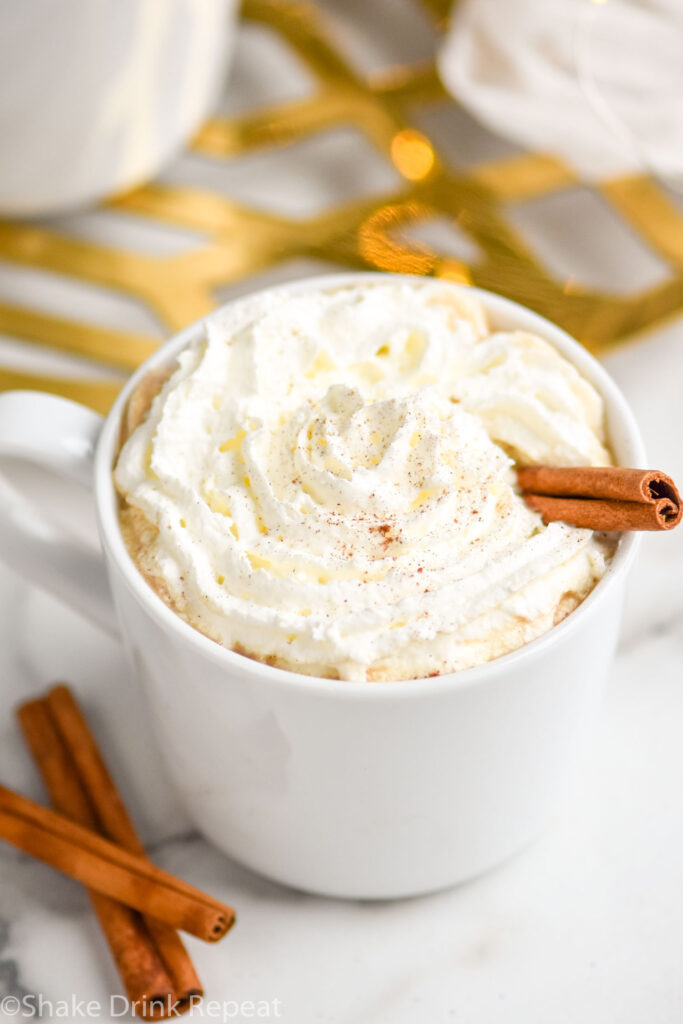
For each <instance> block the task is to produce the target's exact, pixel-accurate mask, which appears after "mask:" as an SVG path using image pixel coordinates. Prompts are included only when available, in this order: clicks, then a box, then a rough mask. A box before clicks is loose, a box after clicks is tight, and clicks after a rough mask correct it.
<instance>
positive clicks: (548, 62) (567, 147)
mask: <svg viewBox="0 0 683 1024" xmlns="http://www.w3.org/2000/svg"><path fill="white" fill-rule="evenodd" d="M439 69H440V74H441V77H442V80H443V82H444V84H445V86H446V88H447V89H449V91H450V92H451V93H452V94H453V96H454V97H455V98H456V99H457V100H458V101H459V102H460V103H462V105H463V106H464V107H466V108H467V109H469V111H470V112H471V113H472V114H473V115H474V116H475V117H477V118H478V119H479V120H480V121H482V122H483V123H484V124H485V125H487V126H488V127H489V128H490V129H491V130H493V131H495V132H497V133H498V134H500V135H504V136H506V137H508V138H510V139H512V140H513V141H515V142H517V143H519V144H520V145H521V146H522V147H523V148H525V149H532V150H534V151H536V152H544V153H552V154H554V155H555V156H558V157H560V158H561V159H562V160H564V161H565V162H566V163H568V164H569V165H570V166H571V167H573V168H574V170H575V171H577V172H578V174H579V175H580V176H581V177H582V178H585V179H587V180H600V179H604V178H611V177H616V176H618V175H622V174H629V173H637V172H642V171H649V172H651V173H655V174H657V175H659V176H661V177H664V178H670V179H674V181H673V183H674V184H675V185H683V0H541V2H539V0H459V2H457V3H455V5H454V7H453V10H452V14H451V23H450V27H449V31H448V35H447V38H446V41H445V43H444V45H443V47H442V49H441V53H440V54H439Z"/></svg>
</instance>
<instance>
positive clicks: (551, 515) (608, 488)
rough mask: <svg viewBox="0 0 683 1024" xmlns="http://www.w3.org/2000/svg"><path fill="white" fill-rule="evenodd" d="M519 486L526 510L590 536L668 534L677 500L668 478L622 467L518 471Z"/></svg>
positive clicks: (677, 517) (677, 514)
mask: <svg viewBox="0 0 683 1024" xmlns="http://www.w3.org/2000/svg"><path fill="white" fill-rule="evenodd" d="M517 481H518V483H519V486H520V488H521V491H522V494H523V495H524V499H525V501H526V503H527V505H528V506H529V507H530V508H533V509H534V510H535V511H536V512H540V514H541V515H542V516H543V519H544V520H545V521H546V523H550V522H556V521H561V522H564V523H569V524H570V525H571V526H579V527H583V528H585V529H588V530H606V531H615V532H623V531H626V530H672V529H673V528H674V527H675V526H678V524H679V523H680V521H681V517H682V516H683V508H682V507H681V498H680V495H679V493H678V490H677V488H676V485H675V484H674V482H673V480H672V479H671V477H670V476H667V475H666V473H660V472H658V471H657V470H652V469H626V468H624V467H622V466H520V467H519V468H518V469H517Z"/></svg>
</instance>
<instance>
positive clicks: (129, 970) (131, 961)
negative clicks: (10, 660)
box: [18, 700, 177, 1016]
mask: <svg viewBox="0 0 683 1024" xmlns="http://www.w3.org/2000/svg"><path fill="white" fill-rule="evenodd" d="M18 716H19V722H20V724H21V727H22V729H23V732H24V736H25V738H26V741H27V743H28V745H29V747H30V749H31V753H32V754H33V757H34V759H35V761H36V763H37V765H38V767H39V769H40V772H41V775H42V776H43V779H44V781H45V786H46V788H47V791H48V793H49V796H50V800H51V801H52V804H53V806H54V807H55V808H56V809H57V810H58V811H61V812H62V813H63V814H66V815H68V817H70V818H72V819H73V820H74V821H78V822H79V823H80V824H81V825H85V826H87V827H88V828H90V829H96V828H97V821H96V819H95V815H94V813H93V810H92V808H91V806H90V803H89V802H88V799H87V797H86V795H85V792H84V790H83V788H82V786H81V785H80V783H79V781H78V777H77V775H76V771H75V768H74V766H73V763H72V762H71V760H70V758H69V754H68V751H67V749H66V747H65V746H64V744H63V743H62V740H61V737H60V736H59V733H58V732H57V729H56V727H55V724H54V722H53V721H52V717H51V715H50V713H49V711H48V709H47V705H46V704H45V702H44V701H42V700H34V701H29V702H28V703H27V704H24V705H23V706H22V707H21V708H19V711H18ZM88 895H89V897H90V902H91V903H92V906H93V910H94V911H95V914H96V915H97V918H98V920H99V922H100V927H101V928H102V931H103V932H104V935H105V938H106V939H107V942H108V944H109V948H110V950H111V953H112V956H113V958H114V961H115V963H116V966H117V968H118V971H119V974H120V975H121V981H122V982H123V987H124V990H125V993H126V996H127V998H128V1000H129V1002H130V1003H132V1004H133V1005H134V1006H136V1007H142V1008H143V1009H142V1015H143V1016H163V1013H161V1012H159V1013H155V1012H154V1011H155V1008H156V1007H168V1006H172V1005H174V1004H175V1003H176V1002H177V996H176V992H175V989H174V985H173V983H172V981H171V978H170V976H169V973H168V971H167V969H166V966H165V964H164V963H163V961H162V959H161V956H160V954H159V951H158V949H157V947H156V945H155V943H154V940H153V939H152V936H151V935H150V933H149V930H148V928H147V926H146V924H145V922H144V920H143V918H142V917H141V916H140V914H138V913H137V912H136V911H134V910H131V909H130V907H126V906H124V904H123V903H117V902H116V900H113V899H111V897H109V896H103V895H102V894H101V893H98V892H95V890H93V889H89V890H88ZM148 1008H149V1012H148V1013H145V1010H147V1009H148Z"/></svg>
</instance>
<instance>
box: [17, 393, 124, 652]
mask: <svg viewBox="0 0 683 1024" xmlns="http://www.w3.org/2000/svg"><path fill="white" fill-rule="evenodd" d="M103 422H104V420H103V419H102V417H101V416H98V415H97V413H95V412H92V410H90V409H86V408H85V406H82V405H78V404H77V403H76V402H71V401H69V400H68V399H66V398H58V397H57V396H55V395H49V394H44V393H43V392H40V391H6V392H4V393H3V394H0V456H11V457H12V458H18V459H22V460H24V461H26V462H31V463H34V464H36V465H38V466H41V467H43V468H44V469H47V470H50V471H52V472H54V473H57V475H58V476H60V477H63V478H65V479H66V480H71V481H73V482H75V483H77V484H80V485H81V486H83V487H87V488H88V489H92V486H93V461H94V455H95V447H96V444H97V438H98V436H99V433H100V430H101V428H102V424H103ZM0 560H2V561H3V562H6V564H7V565H9V566H10V567H11V568H12V569H15V570H16V571H17V572H19V573H20V574H21V576H23V577H24V578H26V579H28V580H30V581H31V582H32V583H35V584H37V585H38V586H39V587H42V588H43V589H44V590H47V591H49V592H50V593H51V594H54V595H55V596H56V597H58V598H60V600H62V601H64V602H65V603H66V604H68V605H70V606H71V607H72V608H74V609H75V610H76V611H78V612H80V613H81V614H82V615H84V616H85V618H86V619H89V620H90V621H91V622H93V623H95V624H96V625H98V626H100V627H101V628H102V629H104V630H106V632H108V633H110V634H111V635H114V636H116V635H118V634H117V627H116V615H115V612H114V603H113V601H112V597H111V591H110V589H109V584H108V582H107V574H106V570H105V566H104V558H103V556H102V552H101V551H96V550H94V549H93V548H92V547H91V546H90V545H89V544H87V543H86V542H85V541H82V540H80V539H79V538H77V537H75V536H70V535H69V534H68V532H67V531H65V530H63V529H62V528H61V527H59V526H57V525H56V524H55V523H53V522H51V521H50V519H49V518H48V517H46V516H44V515H43V513H42V512H41V510H40V509H39V508H38V507H37V506H36V504H35V503H34V502H30V501H28V500H27V499H26V498H25V497H23V496H22V495H21V494H19V492H18V491H16V490H15V488H14V487H12V486H11V485H10V484H9V483H8V482H7V481H6V480H4V479H3V478H2V477H1V476H0Z"/></svg>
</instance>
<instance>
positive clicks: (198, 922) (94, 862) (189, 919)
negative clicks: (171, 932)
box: [0, 786, 235, 942]
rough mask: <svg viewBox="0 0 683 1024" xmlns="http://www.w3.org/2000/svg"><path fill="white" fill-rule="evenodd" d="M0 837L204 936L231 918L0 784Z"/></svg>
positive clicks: (213, 935)
mask: <svg viewBox="0 0 683 1024" xmlns="http://www.w3.org/2000/svg"><path fill="white" fill-rule="evenodd" d="M0 839H4V840H5V841H6V842H8V843H12V844H13V845H14V846H16V847H18V848H19V849H20V850H23V851H24V852H25V853H28V854H30V855H31V856H32V857H37V858H38V860H42V861H44V862H45V863H46V864H49V865H50V866H51V867H54V868H57V870H58V871H61V872H62V873H63V874H65V875H69V876H70V877H71V878H75V879H76V881H77V882H81V883H82V884H83V885H85V886H86V887H87V888H89V889H94V890H95V891H96V892H99V893H103V894H104V895H105V896H110V897H111V898H112V899H115V900H117V901H118V902H119V903H125V904H126V906H128V907H132V908H133V909H135V910H139V911H140V912H141V913H143V914H148V915H149V916H150V917H156V918H159V919H160V920H162V921H165V922H166V923H167V924H170V925H171V926H172V927H173V928H180V929H181V930H182V931H186V932H189V933H190V934H191V935H196V936H197V937H198V938H200V939H204V940H205V941H206V942H217V941H218V939H222V938H223V936H224V935H225V933H226V932H227V931H228V929H229V928H230V927H231V926H232V925H233V923H234V920H235V912H234V910H233V909H232V907H228V906H226V905H225V904H223V903H220V902H219V901H218V900H215V899H213V898H212V897H211V896H207V895H206V894H205V893H203V892H200V891H199V890H198V889H195V888H194V887H193V886H191V885H188V884H187V882H183V881H182V880H181V879H179V878H175V877H174V876H173V875H170V874H169V873H168V872H167V871H162V870H161V869H160V868H157V867H156V866H155V865H153V864H150V862H149V861H148V860H147V859H146V858H145V857H140V856H139V855H137V854H133V853H129V852H128V851H127V850H122V849H121V847H119V846H116V845H115V844H114V843H111V842H109V840H108V839H104V838H103V837H102V836H98V835H97V834H96V833H95V832H92V831H90V829H87V828H84V827H83V826H82V825H78V824H76V822H74V821H72V820H71V819H70V818H66V817H64V815H62V814H58V813H57V812H56V811H50V810H48V809H47V808H46V807H41V806H40V804H36V803H34V802H33V801H32V800H28V799H27V798H26V797H24V796H21V795H20V794H19V793H14V792H13V791H12V790H10V789H7V788H6V787H5V786H0Z"/></svg>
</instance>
